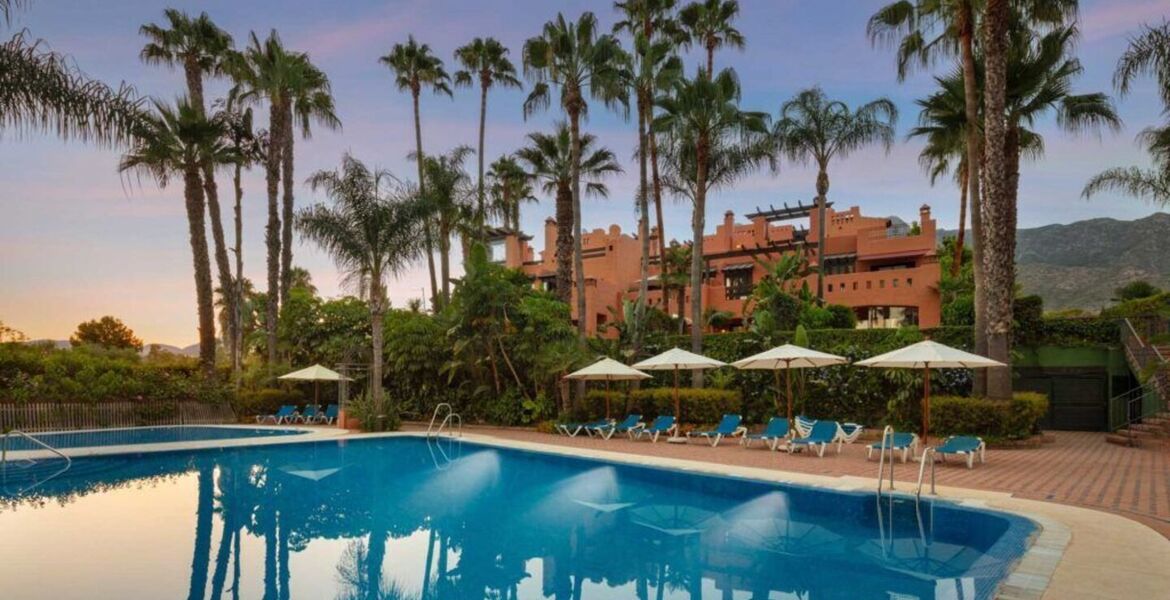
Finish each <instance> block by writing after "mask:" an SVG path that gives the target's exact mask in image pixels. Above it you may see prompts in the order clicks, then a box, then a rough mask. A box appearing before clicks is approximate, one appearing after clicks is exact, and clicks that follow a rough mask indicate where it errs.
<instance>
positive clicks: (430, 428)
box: [427, 402, 463, 438]
mask: <svg viewBox="0 0 1170 600" xmlns="http://www.w3.org/2000/svg"><path fill="white" fill-rule="evenodd" d="M444 408H445V409H447V413H446V416H445V417H443V420H442V421H440V422H439V426H438V427H435V421H437V420H438V419H439V412H440V411H442V410H443V409H444ZM444 429H446V430H447V435H449V436H451V437H455V436H456V435H458V436H459V437H463V417H460V416H459V413H457V412H455V409H454V408H451V405H450V404H448V403H446V402H440V403H439V404H438V405H437V406H435V412H433V413H431V423H430V425H427V437H429V438H430V437H439V436H440V435H443V430H444Z"/></svg>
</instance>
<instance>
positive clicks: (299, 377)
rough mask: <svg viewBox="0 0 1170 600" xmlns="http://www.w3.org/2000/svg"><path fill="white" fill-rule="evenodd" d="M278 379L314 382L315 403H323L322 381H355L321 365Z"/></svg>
mask: <svg viewBox="0 0 1170 600" xmlns="http://www.w3.org/2000/svg"><path fill="white" fill-rule="evenodd" d="M277 379H284V380H292V381H312V382H313V398H314V400H313V401H314V403H316V404H320V403H321V388H320V385H321V382H322V381H353V380H352V379H350V378H349V377H346V376H344V375H342V374H341V373H338V372H337V371H334V370H332V369H327V368H325V367H322V366H321V365H313V366H311V367H305V368H304V369H301V370H299V371H293V372H292V373H288V374H286V375H281V376H280V377H277Z"/></svg>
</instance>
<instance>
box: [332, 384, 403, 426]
mask: <svg viewBox="0 0 1170 600" xmlns="http://www.w3.org/2000/svg"><path fill="white" fill-rule="evenodd" d="M382 403H383V407H384V408H385V411H384V413H385V419H383V420H382V422H381V423H380V424H379V419H378V416H379V415H378V412H377V411H376V410H374V399H373V397H372V396H371V394H370V392H369V391H366V393H364V394H362V395H360V396H358V397H356V398H354V399H352V400H350V401H349V402H348V403H346V405H345V417H346V418H347V419H357V420H358V422H360V423H361V426H362V431H397V430H398V428H399V427H401V426H402V419H401V417H399V415H398V410H397V408H396V406H397V403H396V402H393V401H392V400H391V399H390V398H389V397H388V396H387V394H386V393H385V391H383V393H382Z"/></svg>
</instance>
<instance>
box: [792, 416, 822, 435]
mask: <svg viewBox="0 0 1170 600" xmlns="http://www.w3.org/2000/svg"><path fill="white" fill-rule="evenodd" d="M793 420H794V421H796V435H797V436H799V437H807V436H808V432H810V431H812V428H813V425H816V423H817V420H816V419H810V418H808V417H806V416H804V415H796V418H795V419H793Z"/></svg>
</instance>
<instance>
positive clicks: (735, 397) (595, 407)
mask: <svg viewBox="0 0 1170 600" xmlns="http://www.w3.org/2000/svg"><path fill="white" fill-rule="evenodd" d="M678 400H679V406H680V410H681V411H682V419H683V422H684V423H686V424H688V425H698V424H714V423H718V422H719V419H721V418H722V417H723V415H724V414H727V413H740V412H741V411H742V409H743V399H742V397H741V396H740V394H739V392H737V391H734V390H713V389H706V388H700V389H696V388H679V390H678ZM610 402H611V404H610V406H611V409H610V410H611V412H612V414H611V416H615V415H616V416H618V417H620V416H621V415H624V414H626V413H641V414H642V416H643V417H645V418H646V419H647V421H649V420H652V419H653V418H654V417H656V416H658V415H673V414H674V388H652V389H638V390H631V391H630V393H629V395H628V396H627V394H626V393H624V392H610ZM581 412H582V414H580V415H578V417H580V418H581V419H583V420H592V419H599V418H601V417H604V416H605V392H604V391H601V390H592V391H590V392H589V393H588V394H587V395H586V406H584V407H581Z"/></svg>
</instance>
